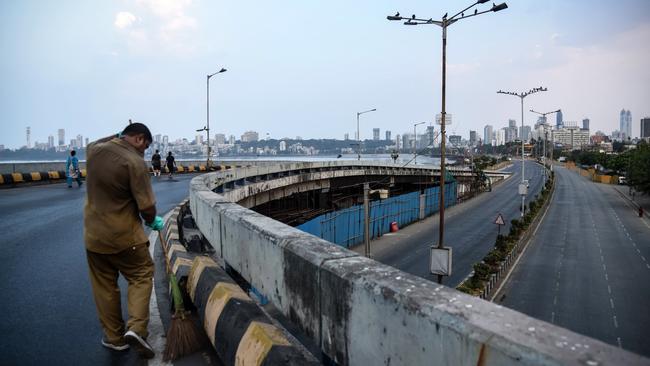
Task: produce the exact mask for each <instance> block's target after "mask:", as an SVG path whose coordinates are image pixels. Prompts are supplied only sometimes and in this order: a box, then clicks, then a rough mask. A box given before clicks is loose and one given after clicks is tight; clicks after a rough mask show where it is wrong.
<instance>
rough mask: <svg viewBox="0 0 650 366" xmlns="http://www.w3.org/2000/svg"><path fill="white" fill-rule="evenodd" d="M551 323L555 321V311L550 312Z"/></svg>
mask: <svg viewBox="0 0 650 366" xmlns="http://www.w3.org/2000/svg"><path fill="white" fill-rule="evenodd" d="M551 323H555V312H554V311H553V312H551Z"/></svg>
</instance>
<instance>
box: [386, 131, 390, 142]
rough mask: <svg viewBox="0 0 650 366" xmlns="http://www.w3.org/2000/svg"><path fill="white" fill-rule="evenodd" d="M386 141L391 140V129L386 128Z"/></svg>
mask: <svg viewBox="0 0 650 366" xmlns="http://www.w3.org/2000/svg"><path fill="white" fill-rule="evenodd" d="M386 141H390V131H388V130H386Z"/></svg>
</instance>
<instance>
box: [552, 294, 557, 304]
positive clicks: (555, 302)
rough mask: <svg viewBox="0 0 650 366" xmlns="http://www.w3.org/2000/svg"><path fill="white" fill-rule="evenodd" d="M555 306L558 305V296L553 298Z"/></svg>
mask: <svg viewBox="0 0 650 366" xmlns="http://www.w3.org/2000/svg"><path fill="white" fill-rule="evenodd" d="M553 305H557V295H555V296H554V297H553Z"/></svg>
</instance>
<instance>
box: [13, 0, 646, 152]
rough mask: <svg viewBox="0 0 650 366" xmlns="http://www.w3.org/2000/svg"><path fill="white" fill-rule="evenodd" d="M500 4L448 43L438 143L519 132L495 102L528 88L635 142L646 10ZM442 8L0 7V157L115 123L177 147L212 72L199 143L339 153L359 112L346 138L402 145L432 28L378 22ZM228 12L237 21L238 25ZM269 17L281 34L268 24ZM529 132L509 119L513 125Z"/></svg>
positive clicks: (436, 52) (635, 2)
mask: <svg viewBox="0 0 650 366" xmlns="http://www.w3.org/2000/svg"><path fill="white" fill-rule="evenodd" d="M508 5H509V8H508V9H507V10H505V11H502V12H498V13H494V14H492V15H491V16H485V17H477V18H476V19H475V20H473V21H471V22H469V21H468V22H462V23H459V24H457V25H454V26H453V27H451V28H450V30H449V34H448V38H449V44H448V91H447V98H448V105H447V111H448V112H449V113H451V114H452V115H453V119H452V124H451V125H450V126H449V127H448V133H449V134H450V135H452V134H455V135H461V136H464V137H465V136H468V135H469V131H470V130H475V131H482V129H483V126H485V125H486V124H492V125H495V126H498V125H501V124H502V123H503V122H502V121H507V120H508V119H515V120H517V121H518V123H519V124H520V121H519V120H520V116H519V112H520V111H519V106H518V105H517V103H516V101H514V100H509V99H508V98H499V97H498V96H497V95H496V90H499V89H504V90H514V91H518V90H519V91H523V90H528V89H530V88H534V87H538V86H540V85H544V86H545V87H548V92H545V93H540V94H538V95H534V96H531V97H530V98H527V99H526V110H528V109H535V110H540V111H547V110H555V109H562V112H563V113H564V116H563V119H564V120H568V121H582V120H583V119H584V118H585V117H587V118H589V119H590V127H591V130H592V131H596V130H601V131H605V132H606V133H610V132H612V131H614V130H617V129H618V128H619V112H620V110H621V108H624V109H626V110H631V111H632V126H631V127H632V130H631V132H632V136H634V137H636V136H639V133H640V128H639V121H640V120H641V119H642V118H643V117H645V116H648V115H650V106H649V105H648V104H647V101H648V100H650V91H649V89H648V85H650V71H649V70H648V69H647V67H646V60H647V59H648V55H649V47H648V46H647V44H650V16H649V14H650V11H649V10H650V4H648V3H647V2H645V1H642V0H627V1H622V2H620V3H617V4H616V8H617V11H616V12H612V11H611V9H610V7H611V4H610V3H608V2H607V3H606V2H604V1H598V2H587V1H576V2H571V3H570V4H569V3H566V2H562V1H549V2H545V3H543V4H542V3H538V2H532V1H526V2H514V3H513V2H510V3H508ZM458 7H459V4H457V3H455V2H452V1H443V2H440V3H436V4H430V3H427V2H424V1H411V2H408V3H405V4H404V3H401V4H398V3H396V2H389V1H382V2H371V1H362V2H359V3H354V4H348V3H345V2H336V1H335V2H328V3H327V4H293V3H289V2H286V1H284V2H283V1H281V2H278V3H274V4H265V3H260V4H257V5H256V6H250V5H248V6H247V5H245V4H211V3H199V2H192V1H189V0H188V1H182V2H161V1H155V0H137V1H136V0H124V1H122V2H119V3H105V4H86V3H84V2H76V1H70V2H64V3H60V4H59V3H57V4H54V3H52V4H45V5H43V4H41V3H37V2H35V1H25V2H12V3H3V4H2V5H0V9H1V10H2V12H0V13H1V15H0V17H1V19H2V26H1V27H2V33H3V34H4V35H5V37H2V38H1V40H0V47H2V50H3V51H4V52H3V54H4V55H5V57H4V58H3V59H2V60H0V65H2V66H1V67H0V70H1V71H0V72H1V73H2V77H3V79H4V80H5V82H4V84H3V85H4V88H3V98H2V99H0V121H1V122H0V123H2V136H3V137H2V140H3V141H0V144H3V145H5V146H6V147H8V148H18V147H20V146H23V145H25V144H26V141H25V129H26V127H30V128H31V141H32V142H34V141H39V142H44V141H47V139H48V136H49V135H53V136H55V137H56V134H55V133H56V131H50V130H52V127H51V126H61V127H63V128H65V129H66V130H70V131H75V135H76V134H77V133H78V134H80V135H83V136H89V137H90V138H91V140H92V139H93V137H94V138H99V137H103V136H105V135H107V134H110V133H114V132H115V131H119V130H121V129H122V128H124V126H125V125H126V123H127V122H126V121H127V120H128V119H129V118H131V119H133V120H136V121H142V122H144V123H146V124H147V125H149V127H150V128H151V130H152V132H153V133H154V134H156V133H160V132H163V131H164V132H165V134H168V135H174V136H187V137H192V136H193V135H194V133H193V131H194V130H196V129H199V128H202V127H203V126H204V125H205V107H206V105H205V103H206V100H205V99H206V95H205V76H206V75H207V74H209V73H213V72H215V71H218V70H219V68H220V67H225V68H227V69H228V72H226V73H223V74H220V75H218V76H215V78H214V79H213V80H212V81H211V90H210V93H211V96H210V108H211V118H210V123H211V126H210V127H211V130H212V132H222V133H226V134H234V135H236V136H240V135H242V134H243V133H244V132H245V131H249V130H254V131H259V133H260V135H261V136H263V137H264V136H266V134H267V133H268V134H270V135H271V136H276V137H277V138H279V137H285V136H296V135H300V136H303V137H305V138H337V139H339V138H341V136H343V135H344V134H345V133H347V134H349V136H354V135H355V133H356V125H355V123H356V119H355V116H356V112H358V111H362V110H366V109H369V108H377V112H374V113H371V114H368V115H364V116H363V118H362V119H361V139H366V138H370V139H371V138H372V137H373V135H372V128H380V129H381V131H385V130H390V131H392V132H393V134H397V133H399V131H409V128H410V126H412V124H413V123H414V122H419V121H428V122H430V121H432V120H433V119H434V116H435V115H436V114H437V113H439V111H440V61H439V60H440V48H441V41H440V30H439V29H438V28H437V27H427V26H418V27H403V26H399V27H396V26H395V24H391V23H390V22H388V21H387V20H386V15H388V14H393V13H394V12H395V11H396V10H401V11H402V12H403V13H405V14H406V13H408V14H411V13H416V14H417V15H418V16H422V17H434V19H438V18H439V17H440V16H441V15H442V14H444V13H445V12H448V11H449V12H453V11H454V10H460V9H458ZM232 14H245V15H246V22H245V23H246V24H245V25H243V24H242V22H241V21H239V20H238V19H237V17H233V16H232ZM284 17H290V18H291V19H292V23H291V25H290V26H286V25H283V24H282V23H280V22H279V21H278V20H281V19H284ZM63 19H66V20H65V21H64V20H63ZM531 24H534V25H535V26H534V27H533V26H530V25H531ZM81 29H83V31H80V30H81ZM322 29H328V32H323V31H322ZM262 30H263V31H262ZM298 30H299V31H298ZM44 33H47V34H48V37H42V36H41V35H42V34H44ZM9 35H11V36H9ZM395 45H399V49H400V50H409V51H408V52H404V51H398V52H396V51H395ZM643 45H646V46H643ZM42 60H48V62H47V67H43V65H44V64H43V62H42ZM621 65H625V67H621ZM468 102H471V103H468ZM536 119H537V116H535V115H533V114H531V113H528V112H526V113H525V121H524V122H525V124H526V125H530V126H532V125H534V122H535V120H536ZM48 129H49V130H48ZM46 131H47V132H46ZM400 134H401V133H400ZM211 135H213V133H212V134H211Z"/></svg>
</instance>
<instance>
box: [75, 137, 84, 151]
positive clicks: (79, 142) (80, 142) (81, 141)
mask: <svg viewBox="0 0 650 366" xmlns="http://www.w3.org/2000/svg"><path fill="white" fill-rule="evenodd" d="M76 140H77V142H76V143H75V146H77V148H78V149H81V148H82V147H84V138H83V136H81V135H77V138H76Z"/></svg>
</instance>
